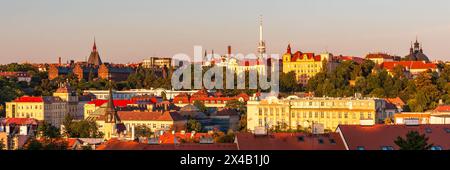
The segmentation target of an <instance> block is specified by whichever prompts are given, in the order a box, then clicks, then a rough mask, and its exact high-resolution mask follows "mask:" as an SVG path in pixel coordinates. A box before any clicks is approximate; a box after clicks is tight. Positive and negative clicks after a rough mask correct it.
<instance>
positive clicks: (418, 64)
mask: <svg viewBox="0 0 450 170" xmlns="http://www.w3.org/2000/svg"><path fill="white" fill-rule="evenodd" d="M397 65H401V66H403V67H405V68H409V69H436V68H437V66H436V64H434V63H426V62H423V61H391V62H383V63H382V64H381V67H382V68H385V69H387V70H393V69H394V67H395V66H397Z"/></svg>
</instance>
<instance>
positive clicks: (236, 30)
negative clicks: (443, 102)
mask: <svg viewBox="0 0 450 170" xmlns="http://www.w3.org/2000/svg"><path fill="white" fill-rule="evenodd" d="M260 14H262V15H263V16H264V26H265V40H266V43H267V48H268V52H270V53H283V52H284V51H285V48H286V46H287V44H288V43H291V44H292V47H293V49H294V50H301V51H304V52H316V53H320V52H323V51H325V50H327V51H329V52H332V53H333V54H344V55H353V56H364V55H365V54H367V53H369V52H388V53H390V54H394V55H401V56H404V55H406V54H407V53H408V50H409V49H408V48H409V43H410V41H413V40H414V39H415V37H416V35H418V36H419V40H420V41H421V42H422V43H423V46H424V51H425V53H426V54H428V56H429V57H430V58H431V59H432V60H435V59H447V60H450V1H449V0H427V1H425V0H372V1H369V0H277V1H275V0H274V1H262V0H226V1H225V0H221V1H219V0H164V1H163V0H160V1H153V0H127V1H123V0H95V1H92V0H70V1H69V0H0V58H1V61H0V63H10V62H23V61H30V62H57V57H58V56H60V57H62V59H63V61H66V60H68V59H75V60H77V61H80V60H85V58H86V56H88V55H89V52H90V49H91V46H92V41H93V39H94V36H95V37H96V39H97V45H98V47H99V50H100V52H101V57H102V58H103V60H105V61H112V62H115V63H128V62H137V61H140V60H142V59H143V58H146V57H150V56H172V55H174V54H176V53H187V54H189V55H192V53H193V46H194V45H202V46H204V48H207V49H208V50H211V49H214V50H215V51H216V53H224V52H225V51H226V46H227V45H232V46H233V50H234V52H236V51H237V52H240V53H244V54H247V53H252V52H255V51H256V46H257V41H258V40H257V39H258V17H259V15H260Z"/></svg>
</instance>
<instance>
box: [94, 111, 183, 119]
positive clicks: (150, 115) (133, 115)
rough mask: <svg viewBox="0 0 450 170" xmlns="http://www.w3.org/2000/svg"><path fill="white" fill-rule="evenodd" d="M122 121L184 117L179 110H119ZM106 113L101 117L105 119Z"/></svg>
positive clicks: (118, 113)
mask: <svg viewBox="0 0 450 170" xmlns="http://www.w3.org/2000/svg"><path fill="white" fill-rule="evenodd" d="M117 115H118V116H119V119H120V120H121V121H134V120H136V121H178V120H183V117H182V116H181V115H180V114H178V112H168V111H166V112H164V113H161V112H134V111H119V112H117ZM103 119H104V115H102V116H100V117H99V120H103Z"/></svg>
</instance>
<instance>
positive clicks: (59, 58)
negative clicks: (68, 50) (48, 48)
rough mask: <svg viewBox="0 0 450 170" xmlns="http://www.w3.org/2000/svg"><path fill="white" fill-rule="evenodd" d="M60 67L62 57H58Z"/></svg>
mask: <svg viewBox="0 0 450 170" xmlns="http://www.w3.org/2000/svg"><path fill="white" fill-rule="evenodd" d="M58 65H59V66H61V57H58Z"/></svg>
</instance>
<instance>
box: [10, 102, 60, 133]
mask: <svg viewBox="0 0 450 170" xmlns="http://www.w3.org/2000/svg"><path fill="white" fill-rule="evenodd" d="M66 114H67V102H65V101H63V100H62V99H61V98H59V97H53V96H45V97H30V96H23V97H19V98H17V99H15V100H14V101H12V102H6V118H33V119H36V120H39V121H44V120H45V121H46V122H47V123H50V124H52V125H53V126H55V127H59V126H60V125H61V124H62V122H63V120H64V117H65V116H66Z"/></svg>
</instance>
